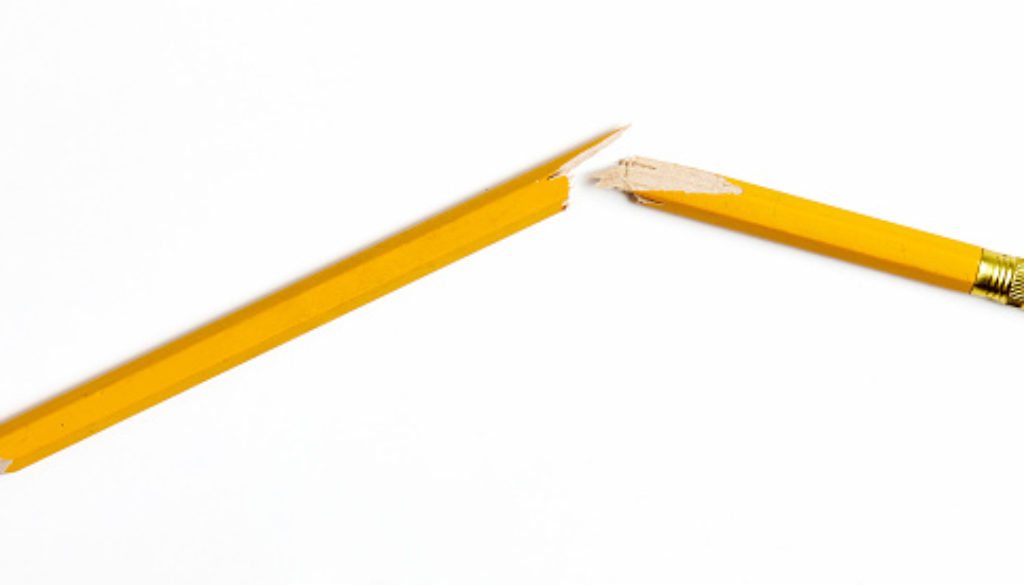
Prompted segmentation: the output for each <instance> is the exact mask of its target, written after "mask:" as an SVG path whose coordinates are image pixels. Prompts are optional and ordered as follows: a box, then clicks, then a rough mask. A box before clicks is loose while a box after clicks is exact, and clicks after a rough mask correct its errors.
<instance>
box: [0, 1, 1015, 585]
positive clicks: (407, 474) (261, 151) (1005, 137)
mask: <svg viewBox="0 0 1024 585" xmlns="http://www.w3.org/2000/svg"><path fill="white" fill-rule="evenodd" d="M1018 9H1019V3H1016V2H993V1H975V2H970V3H961V2H957V3H952V2H934V1H932V2H907V1H902V2H901V1H893V0H885V1H874V0H869V1H861V2H858V3H837V2H821V1H804V2H799V1H785V2H754V1H750V2H739V1H714V2H712V1H706V2H664V3H657V2H646V1H637V0H632V1H630V2H593V1H591V2H552V1H545V2H534V1H529V0H519V1H517V2H512V3H506V4H496V3H490V2H468V1H467V2H451V1H433V2H404V3H403V2H396V3H387V2H358V3H357V2H327V1H322V2H314V1H290V2H283V1H282V2H254V1H252V0H249V1H246V2H242V1H237V2H227V1H220V2H217V1H214V2H208V1H198V0H196V1H177V2H172V1H151V2H134V1H128V0H123V1H113V0H94V1H92V2H74V1H70V0H68V1H52V0H33V1H31V2H29V1H17V0H5V1H3V2H0V418H7V417H9V416H12V415H14V414H16V413H19V412H22V411H23V410H25V409H27V408H29V407H31V406H33V405H35V404H38V403H40V402H41V401H43V400H45V399H47V398H49V397H52V396H54V395H56V394H58V393H59V392H61V391H62V390H65V389H68V388H71V387H73V386H75V385H77V384H78V383H80V382H82V381H84V380H87V379H89V378H91V377H92V376H94V375H96V374H98V373H101V372H102V371H104V370H105V369H108V368H110V367H112V366H114V365H116V364H118V363H121V362H123V361H124V360H126V359H129V358H131V357H133V356H135V355H138V354H139V353H140V352H142V351H144V350H146V349H148V348H152V347H155V346H157V345H159V344H160V343H162V342H164V341H166V340H169V339H172V338H173V337H175V336H177V335H178V334H180V333H182V332H184V331H187V330H190V329H192V328H193V327H194V326H196V325H199V324H201V323H203V322H205V321H208V320H209V319H211V318H214V317H216V316H218V315H221V314H223V313H225V312H226V311H229V310H231V309H233V308H236V307H239V306H240V305H242V304H244V303H246V302H248V301H250V300H252V299H254V298H257V297H259V296H261V295H263V294H265V293H267V292H270V291H272V290H274V289H276V288H278V287H280V286H281V285H283V284H285V283H288V282H290V281H292V280H294V279H296V278H299V277H301V276H303V275H305V274H308V273H310V272H311V271H314V270H316V269H317V268H319V267H322V266H324V265H326V264H328V263H330V262H333V261H335V260H337V259H339V258H342V257H344V256H346V255H347V254H349V253H351V252H353V251H356V250H358V249H361V248H362V247H364V246H366V245H368V244H370V243H372V242H374V241H377V240H379V239H380V238H382V237H384V236H386V235H389V234H392V233H395V232H396V231H397V230H400V229H402V228H404V227H406V226H409V225H411V224H413V223H415V222H417V221H419V220H420V219H422V218H424V217H426V216H429V215H431V214H433V213H435V212H437V211H439V210H442V209H444V208H446V207H448V206H450V205H452V204H453V203H455V202H458V201H460V200H463V199H465V198H467V197H470V196H472V195H474V194H476V193H478V192H480V191H481V190H482V189H485V188H487V187H490V186H493V185H495V184H496V183H498V182H500V181H501V180H502V179H503V178H506V177H509V176H512V175H515V174H518V173H520V172H522V171H524V170H526V169H528V168H530V167H531V166H533V165H534V164H536V163H538V162H540V161H541V160H543V159H545V158H547V157H549V156H552V155H556V154H558V153H560V152H561V151H564V150H566V149H568V148H570V147H572V146H574V145H576V144H578V143H579V142H581V141H583V140H584V139H588V138H590V137H593V136H594V135H596V134H598V133H600V132H603V131H606V130H608V129H610V128H612V127H614V126H616V125H619V124H623V123H629V122H632V123H633V128H632V130H630V132H629V133H628V134H627V135H626V136H625V137H624V138H623V139H622V140H620V141H619V142H618V143H616V144H615V145H614V146H613V147H612V148H610V149H608V150H607V151H605V152H603V153H601V154H600V155H599V156H598V157H597V158H596V159H594V160H593V161H591V162H590V163H588V164H587V165H586V166H584V167H583V168H581V169H579V171H578V172H577V176H576V179H575V187H574V189H573V191H572V195H571V205H570V208H569V210H568V211H567V212H566V213H564V214H560V215H558V216H556V217H554V218H551V219H549V220H546V221H544V222H543V223H542V224H539V225H537V226H535V227H532V228H529V229H528V230H526V231H524V232H522V233H520V234H517V235H515V236H513V237H511V238H510V239H508V240H505V241H502V242H500V243H499V244H497V245H495V246H493V247H490V248H487V249H485V250H483V251H481V252H480V253H477V254H475V255H473V256H471V257H469V258H467V259H465V260H462V261H460V262H458V263H456V264H455V265H452V266H450V267H448V268H445V269H443V270H441V271H440V272H438V273H435V274H432V275H430V276H428V277H426V278H424V279H422V280H421V281H418V282H416V283H413V284H412V285H410V286H408V287H406V288H403V289H401V290H399V291H398V292H396V293H394V294H391V295H389V296H387V297H384V298H382V299H380V300H378V301H376V302H374V303H372V304H370V305H368V306H366V307H364V308H361V309H359V310H357V311H355V312H353V313H351V314H348V315H345V316H344V317H342V318H341V319H339V320H337V321H335V322H333V323H331V324H329V325H327V326H325V327H322V328H320V329H318V330H316V331H314V332H312V333H310V334H308V335H305V336H303V337H301V338H300V339H298V340H296V341H293V342H291V343H289V344H287V345H285V346H283V347H281V348H279V349H277V350H274V351H272V352H270V353H269V354H267V355H264V356H262V357H260V358H259V359H257V360H254V361H252V362H250V363H248V364H245V365H244V366H242V367H239V368H237V369H235V370H232V371H230V372H229V373H227V374H224V375H222V376H220V377H218V378H216V379H214V380H212V381H210V382H208V383H205V384H202V385H201V386H199V387H197V388H194V389H192V390H190V391H188V392H186V393H185V394H183V395H181V396H179V397H177V398H174V399H172V400H170V401H168V402H167V403H164V404H162V405H160V406H159V407H157V408H154V409H152V410H150V411H147V412H146V413H144V414H142V415H140V416H137V417H135V418H133V419H131V420H129V421H127V422H125V423H123V424H120V425H117V426H116V427H114V428H112V429H110V430H108V431H106V432H104V433H102V434H101V435H99V436H96V437H94V438H92V439H89V440H87V441H85V442H83V443H81V444H79V445H76V446H75V447H73V448H71V449H68V450H67V451H64V452H62V453H60V454H58V455H56V456H54V457H52V458H50V459H48V460H46V461H44V462H42V463H40V464H37V465H35V466H33V467H30V468H29V469H27V470H24V471H21V472H18V473H15V474H10V475H7V476H5V477H3V478H0V581H2V582H3V583H5V584H6V583H10V584H12V585H15V584H16V585H22V584H34V583H66V582H75V583H99V582H103V583H132V584H134V583H147V584H162V583H175V584H177V583H217V584H232V583H239V584H242V583H244V584H250V583H367V584H406V583H408V584H420V583H423V584H445V585H450V584H480V583H488V584H492V583H493V584H505V583H507V584H522V583H552V584H564V583H586V584H604V583H695V584H740V583H758V584H764V583H780V584H781V583H785V584H787V585H792V584H803V583H806V584H821V583H841V584H847V583H848V584H855V583H856V584H861V583H871V584H876V583H877V584H883V583H892V584H905V583H929V584H938V583H968V582H971V583H987V584H998V583H1019V582H1020V581H1021V580H1022V579H1024V564H1022V563H1021V562H1020V561H1021V551H1022V550H1024V529H1022V526H1024V498H1022V496H1021V494H1022V493H1024V466H1022V465H1021V460H1022V452H1024V424H1022V420H1024V396H1022V392H1021V391H1022V387H1021V386H1022V385H1021V380H1022V377H1021V374H1020V365H1019V364H1020V362H1019V360H1020V343H1021V342H1020V340H1021V332H1022V330H1024V315H1022V314H1020V313H1019V312H1015V311H1012V310H1010V309H1007V308H1004V307H1000V306H998V305H996V304H993V303H987V302H985V301H982V300H979V299H972V298H969V297H966V296H963V295H957V294H954V293H950V292H946V291H944V290H940V289H936V288H931V287H928V286H926V285H922V284H918V283H915V282H911V281H907V280H902V279H900V278H896V277H893V276H888V275H886V274H882V273H877V272H872V271H870V270H867V269H863V268H860V267H857V266H853V265H849V264H844V263H841V262H838V261H834V260H830V259H827V258H822V257H818V256H814V255H812V254H808V253H805V252H801V251H797V250H794V249H790V248H786V247H783V246H780V245H776V244H770V243H766V242H763V241H758V240H756V239H753V238H750V237H747V236H742V235H738V234H736V233H732V232H728V231H725V230H721V229H718V228H713V227H709V226H706V225H702V224H698V223H696V222H693V221H689V220H686V219H683V218H680V217H676V216H671V215H668V214H662V213H659V212H657V211H654V210H650V209H645V208H642V207H639V206H636V205H633V204H631V203H629V202H628V200H627V199H626V198H625V197H623V196H621V195H619V194H616V193H613V192H608V191H603V190H598V189H595V188H594V187H593V186H592V185H590V184H588V181H587V180H586V179H585V175H586V173H588V172H592V171H594V170H596V169H598V168H601V167H604V166H607V165H609V164H612V163H613V162H614V161H615V160H616V159H617V158H619V157H623V156H627V155H633V154H642V155H647V156H653V157H657V158H662V159H666V160H671V161H676V162H680V163H686V164H691V165H694V166H699V167H702V168H706V169H708V170H713V171H718V172H722V173H726V174H729V175H732V176H735V177H737V178H741V179H745V180H748V181H750V182H754V183H760V184H763V185H766V186H770V187H774V188H777V189H782V190H785V191H789V192H791V193H794V194H798V195H803V196H807V197H811V198H815V199H818V200H820V201H824V202H827V203H831V204H834V205H839V206H843V207H847V208H850V209H854V210H856V211H860V212H862V213H868V214H872V215H875V216H878V217H882V218H886V219H890V220H893V221H898V222H902V223H908V224H911V225H914V226H915V227H919V228H922V229H927V230H929V231H933V232H937V233H940V234H943V235H947V236H950V237H956V238H959V239H963V240H966V241H970V242H975V243H978V244H981V245H984V246H987V247H990V248H993V249H996V250H1000V251H1006V252H1011V253H1013V252H1016V253H1024V236H1022V231H1021V227H1020V226H1021V221H1022V217H1024V198H1022V194H1024V186H1022V185H1021V182H1020V179H1019V177H1020V167H1021V164H1022V163H1021V161H1022V159H1024V143H1022V141H1021V136H1022V135H1024V114H1022V111H1024V110H1022V104H1024V82H1022V81H1021V75H1020V67H1021V57H1022V54H1024V53H1022V49H1024V39H1022V36H1021V34H1020V22H1021V15H1020V13H1019V12H1018Z"/></svg>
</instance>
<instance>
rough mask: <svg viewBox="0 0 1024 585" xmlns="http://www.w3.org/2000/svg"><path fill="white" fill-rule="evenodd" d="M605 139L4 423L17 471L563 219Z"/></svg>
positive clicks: (2, 446)
mask: <svg viewBox="0 0 1024 585" xmlns="http://www.w3.org/2000/svg"><path fill="white" fill-rule="evenodd" d="M622 130H624V129H620V130H616V131H614V132H609V133H608V134H605V135H603V136H601V137H599V138H597V139H595V140H593V141H591V142H589V143H587V144H585V145H583V146H581V147H579V148H577V149H575V150H572V151H570V152H568V153H566V154H564V155H562V156H559V157H557V158H555V159H553V160H551V161H549V162H547V163H544V164H542V165H540V166H538V167H536V168H534V169H532V170H530V171H528V172H526V173H524V174H522V175H520V176H518V177H516V178H514V179H512V180H510V181H508V182H506V183H504V184H502V185H500V186H498V187H495V188H494V189H491V190H489V191H487V192H485V193H483V194H481V195H479V196H477V197H474V198H472V199H470V200H468V201H466V202H465V203H462V204H461V205H458V206H456V207H454V208H452V209H449V210H448V211H445V212H443V213H441V214H440V215H437V216H435V217H433V218H431V219H428V220H426V221H424V222H423V223H421V224H419V225H416V226H414V227H412V228H410V229H408V230H406V231H404V232H402V233H400V234H398V235H396V236H394V237H392V238H390V239H387V240H385V241H383V242H381V243H379V244H377V245H375V246H373V247H371V248H368V249H366V250H364V251H362V252H360V253H358V254H355V255H354V256H351V257H349V258H347V259H345V260H342V261H341V262H338V263H337V264H335V265H333V266H330V267H328V268H326V269H324V270H322V271H320V272H318V273H316V274H313V275H312V276H309V277H307V278H305V279H303V280H301V281H299V282H297V283H295V284H293V285H291V286H288V287H286V288H284V289H282V290H280V291H278V292H276V293H274V294H272V295H270V296H268V297H265V298H263V299H262V300H259V301H256V302H255V303H253V304H251V305H249V306H247V307H244V308H242V309H240V310H238V311H236V312H234V313H232V314H230V315H228V316H226V317H223V318H221V319H218V320H216V321H214V322H212V323H210V324H208V325H206V326H204V327H202V328H200V329H198V330H196V331H194V332H192V333H189V334H187V335H185V336H184V337H181V338H179V339H177V340H176V341H172V342H171V343H169V344H167V345H165V346H163V347H161V348H159V349H156V350H154V351H152V352H150V353H148V354H146V355H144V356H142V357H140V358H138V359H136V360H133V361H131V362H129V363H127V364H125V365H123V366H121V367H118V368H116V369H114V370H112V371H110V372H107V373H106V374H103V375H102V376H100V377H98V378H96V379H94V380H92V381H90V382H87V383H85V384H83V385H81V386H79V387H78V388H75V389H73V390H71V391H69V392H67V393H66V394H64V395H62V396H58V397H57V398H55V399H53V400H51V401H49V402H47V403H45V404H43V405H41V406H39V407H37V408H34V409H32V410H30V411H28V412H26V413H24V414H22V415H20V416H18V417H15V418H14V419H11V420H10V421H8V422H6V423H3V424H0V473H2V472H4V471H8V472H10V471H16V470H19V469H22V468H24V467H25V466H27V465H30V464H32V463H34V462H36V461H39V460H40V459H42V458H44V457H47V456H49V455H51V454H53V453H55V452H57V451H59V450H61V449H63V448H65V447H67V446H69V445H71V444H73V443H76V442H78V441H81V440H82V439H84V438H86V437H88V436H90V435H92V434H94V433H97V432H99V431H101V430H103V429H105V428H107V427H109V426H111V425H113V424H115V423H117V422H119V421H121V420H124V419H126V418H128V417H130V416H132V415H134V414H137V413H139V412H141V411H142V410H145V409H146V408H149V407H151V406H153V405H155V404H157V403H159V402H162V401H164V400H166V399H168V398H170V397H172V396H174V395H175V394H178V393H180V392H182V391H184V390H186V389H188V388H190V387H192V386H195V385H196V384H199V383H200V382H203V381H204V380H207V379H209V378H212V377H213V376H216V375H217V374H220V373H222V372H224V371H226V370H228V369H231V368H233V367H235V366H237V365H238V364H241V363H242V362H245V361H246V360H249V359H251V358H253V357H256V356H257V355H259V354H261V353H263V352H265V351H267V350H269V349H271V348H273V347H276V346H278V345H280V344H282V343H284V342H286V341H288V340H290V339H293V338H295V337H297V336H299V335H302V334H303V333H305V332H307V331H309V330H311V329H313V328H315V327H318V326H320V325H323V324H324V323H326V322H328V321H330V320H332V319H334V318H336V317H338V316H340V315H342V314H344V313H347V312H349V311H351V310H353V309H355V308H357V307H359V306H362V305H364V304H366V303H368V302H370V301H372V300H374V299H376V298H378V297H380V296H383V295H385V294H387V293H389V292H391V291H393V290H395V289H397V288H399V287H401V286H404V285H406V284H408V283H410V282H412V281H413V280H416V279H417V278H420V277H421V276H424V275H426V274H428V273H430V272H433V271H434V270H437V269H438V268H441V267H442V266H445V265H447V264H449V263H451V262H454V261H455V260H458V259H459V258H462V257H464V256H467V255H469V254H472V253H473V252H475V251H477V250H479V249H481V248H483V247H485V246H487V245H489V244H492V243H494V242H496V241H498V240H500V239H502V238H504V237H506V236H508V235H511V234H513V233H515V232H517V231H519V230H521V229H523V228H525V227H527V226H529V225H531V224H534V223H536V222H538V221H540V220H542V219H544V218H546V217H549V216H551V215H554V214H555V213H558V212H559V211H561V210H562V209H563V208H564V207H565V204H566V200H567V198H568V194H569V180H568V178H566V176H565V175H566V173H567V172H568V171H569V170H571V169H572V168H573V167H575V166H576V165H577V164H578V163H580V162H582V160H584V159H586V158H587V157H589V156H590V155H591V154H593V153H594V152H595V151H596V150H597V149H599V148H601V147H603V146H604V145H605V144H607V143H608V142H609V141H611V140H613V139H615V138H616V137H618V135H619V134H620V133H621V132H622Z"/></svg>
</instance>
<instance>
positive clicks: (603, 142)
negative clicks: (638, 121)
mask: <svg viewBox="0 0 1024 585" xmlns="http://www.w3.org/2000/svg"><path fill="white" fill-rule="evenodd" d="M626 130H629V125H628V124H627V125H625V126H623V127H622V128H619V129H618V130H615V131H614V132H612V133H610V134H608V135H606V136H605V137H604V138H601V139H600V140H599V141H598V142H596V143H594V145H593V146H591V147H589V148H587V149H586V150H584V151H582V152H580V153H579V154H577V155H576V156H574V157H572V158H571V159H569V160H568V161H566V162H565V164H563V165H562V166H561V167H559V168H558V170H557V171H555V174H553V175H551V178H555V177H563V176H565V175H567V174H569V172H570V171H572V170H573V169H575V168H576V167H578V166H580V165H581V164H583V162H584V161H586V160H587V159H589V158H590V157H592V156H594V155H595V154H596V153H597V151H599V150H601V149H603V148H605V147H606V146H608V145H609V144H611V143H612V142H615V141H616V140H618V139H619V136H622V133H623V132H625V131H626Z"/></svg>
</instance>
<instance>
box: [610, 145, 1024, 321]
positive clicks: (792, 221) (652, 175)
mask: <svg viewBox="0 0 1024 585" xmlns="http://www.w3.org/2000/svg"><path fill="white" fill-rule="evenodd" d="M594 178H596V179H598V186H599V187H609V188H614V189H619V190H621V191H625V192H627V193H631V194H632V195H633V199H634V201H636V202H637V203H640V204H641V205H645V206H647V207H653V208H655V209H661V210H663V211H668V212H671V213H675V214H678V215H683V216H686V217H690V218H693V219H697V220H700V221H704V222H707V223H711V224H715V225H719V226H722V227H727V228H729V229H733V230H737V231H741V232H746V233H748V234H751V235H755V236H759V237H762V238H766V239H769V240H774V241H776V242H781V243H784V244H789V245H791V246H796V247H799V248H803V249H805V250H810V251H812V252H817V253H819V254H825V255H828V256H832V257H835V258H840V259H842V260H847V261H849V262H856V263H857V264H862V265H864V266H869V267H871V268H876V269H878V270H884V271H886V272H891V273H893V274H898V275H900V276H905V277H907V278H912V279H915V280H920V281H922V282H927V283H929V284H934V285H937V286H941V287H945V288H948V289H952V290H955V291H960V292H966V293H971V294H973V295H977V296H981V297H986V298H989V299H992V300H994V301H997V302H1000V303H1003V304H1007V305H1011V306H1015V307H1020V306H1021V305H1022V304H1024V259H1021V258H1017V257H1014V256H1008V255H1005V254H1000V253H997V252H992V251H990V250H986V249H983V248H980V247H978V246H975V245H972V244H965V243H964V242H959V241H957V240H952V239H949V238H944V237H942V236H937V235H934V234H930V233H927V232H923V231H920V230H916V229H913V228H909V227H905V226H902V225H898V224H895V223H890V222H887V221H883V220H880V219H875V218H873V217H868V216H866V215H861V214H858V213H853V212H851V211H846V210H843V209H839V208H837V207H832V206H829V205H825V204H823V203H817V202H814V201H810V200H807V199H801V198H799V197H794V196H792V195H787V194H785V193H782V192H780V191H775V190H772V189H766V188H764V187H759V186H757V185H752V184H750V183H746V182H743V181H739V180H736V179H732V178H728V177H724V176H721V175H717V174H715V173H710V172H707V171H702V170H699V169H694V168H691V167H685V166H682V165H677V164H673V163H666V162H661V161H657V160H654V159H649V158H641V157H634V158H628V159H625V160H622V161H620V162H619V165H618V166H617V167H614V168H612V169H608V170H605V171H601V172H599V173H596V174H595V175H594Z"/></svg>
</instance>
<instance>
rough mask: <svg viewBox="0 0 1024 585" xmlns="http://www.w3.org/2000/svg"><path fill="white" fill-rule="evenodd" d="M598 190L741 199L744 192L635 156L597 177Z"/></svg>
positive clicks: (717, 179)
mask: <svg viewBox="0 0 1024 585" xmlns="http://www.w3.org/2000/svg"><path fill="white" fill-rule="evenodd" d="M593 177H594V178H595V179H597V186H598V187H606V188H611V189H618V190H620V191H625V192H627V193H632V194H633V195H634V196H637V192H640V191H682V192H683V193H703V194H706V195H739V194H740V193H742V192H743V189H741V188H740V187H738V186H736V185H734V184H732V183H730V182H729V181H728V180H727V179H726V178H725V177H723V176H721V175H716V174H715V173H709V172H707V171H702V170H700V169H695V168H693V167H687V166H683V165H677V164H674V163H667V162H662V161H659V160H654V159H653V158H644V157H640V156H634V157H630V158H626V159H622V160H620V161H619V166H617V167H613V168H610V169H606V170H603V171H599V172H597V173H594V175H593Z"/></svg>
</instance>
